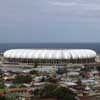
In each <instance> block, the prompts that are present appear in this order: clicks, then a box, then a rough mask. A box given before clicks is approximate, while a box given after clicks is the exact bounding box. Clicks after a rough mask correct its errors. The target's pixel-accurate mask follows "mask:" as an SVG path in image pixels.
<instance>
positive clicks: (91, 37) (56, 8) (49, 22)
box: [0, 0, 100, 43]
mask: <svg viewBox="0 0 100 100" xmlns="http://www.w3.org/2000/svg"><path fill="white" fill-rule="evenodd" d="M0 42H12V43H13V42H19V43H20V42H25V43H27V42H32V43H35V42H36V43H38V42H39V43H41V42H43V43H47V42H65V43H67V42H100V0H0Z"/></svg>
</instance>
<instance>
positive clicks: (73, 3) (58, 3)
mask: <svg viewBox="0 0 100 100" xmlns="http://www.w3.org/2000/svg"><path fill="white" fill-rule="evenodd" d="M50 3H51V4H52V5H54V6H74V5H76V4H77V3H76V2H68V3H63V2H50Z"/></svg>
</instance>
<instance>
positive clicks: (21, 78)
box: [13, 75, 32, 84]
mask: <svg viewBox="0 0 100 100" xmlns="http://www.w3.org/2000/svg"><path fill="white" fill-rule="evenodd" d="M31 81H32V77H31V75H17V76H16V77H15V79H14V81H13V83H16V84H23V83H30V82H31Z"/></svg>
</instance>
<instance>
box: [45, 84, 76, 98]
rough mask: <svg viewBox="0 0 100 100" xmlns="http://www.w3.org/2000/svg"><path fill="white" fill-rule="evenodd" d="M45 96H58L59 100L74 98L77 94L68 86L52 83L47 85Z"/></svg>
mask: <svg viewBox="0 0 100 100" xmlns="http://www.w3.org/2000/svg"><path fill="white" fill-rule="evenodd" d="M44 96H45V97H48V98H56V99H57V100H74V98H75V96H76V95H75V94H74V93H73V92H72V91H70V90H69V89H68V88H65V87H61V86H58V85H55V84H50V85H47V86H46V88H45V91H44Z"/></svg>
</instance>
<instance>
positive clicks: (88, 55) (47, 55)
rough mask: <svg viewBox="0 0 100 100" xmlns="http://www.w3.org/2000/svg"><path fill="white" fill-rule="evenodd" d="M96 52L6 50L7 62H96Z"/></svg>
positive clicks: (49, 63) (81, 50) (84, 50)
mask: <svg viewBox="0 0 100 100" xmlns="http://www.w3.org/2000/svg"><path fill="white" fill-rule="evenodd" d="M95 58H96V52H95V51H94V50H90V49H11V50H7V51H5V52H4V59H5V61H6V62H7V63H13V64H14V63H15V64H16V63H26V64H35V63H38V64H44V65H45V64H46V65H47V64H48V65H51V64H68V63H72V64H82V63H84V64H86V63H94V62H95Z"/></svg>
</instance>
